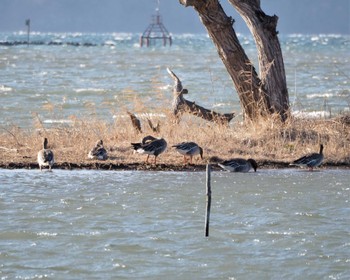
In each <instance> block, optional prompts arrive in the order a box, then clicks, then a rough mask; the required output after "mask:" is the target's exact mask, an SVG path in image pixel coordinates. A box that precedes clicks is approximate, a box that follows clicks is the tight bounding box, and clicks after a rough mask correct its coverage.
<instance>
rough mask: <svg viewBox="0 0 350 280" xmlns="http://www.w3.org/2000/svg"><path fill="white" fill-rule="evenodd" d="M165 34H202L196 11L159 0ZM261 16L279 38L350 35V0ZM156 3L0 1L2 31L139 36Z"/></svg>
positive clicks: (239, 28) (274, 4)
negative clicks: (271, 21) (272, 18)
mask: <svg viewBox="0 0 350 280" xmlns="http://www.w3.org/2000/svg"><path fill="white" fill-rule="evenodd" d="M159 1H160V4H159V8H160V13H161V15H162V17H163V23H164V25H165V26H166V28H167V29H168V31H169V32H171V33H173V34H178V33H206V30H205V28H204V26H203V25H202V23H201V22H200V20H199V17H198V14H197V12H196V11H195V10H194V9H193V8H192V7H184V6H182V5H181V4H180V3H179V0H159ZM220 2H221V4H222V6H223V8H224V10H225V12H226V14H227V15H228V16H232V17H233V18H234V19H235V24H234V28H235V31H236V32H238V33H248V32H249V31H248V29H247V27H246V25H245V23H244V22H243V20H242V19H241V18H240V16H239V14H238V13H237V12H236V11H235V10H234V8H233V7H232V6H231V5H230V4H229V2H228V1H227V0H221V1H220ZM261 6H262V9H263V11H264V12H265V13H266V14H268V15H274V14H276V15H277V16H278V17H279V21H278V26H277V30H278V31H279V32H280V34H281V33H282V34H290V33H304V34H321V33H322V34H325V33H334V34H350V0H261ZM156 7H157V0H0V32H14V31H21V30H26V26H25V20H26V19H27V18H29V19H30V20H31V30H32V31H38V32H137V33H142V32H143V31H144V30H145V29H146V27H147V26H148V24H149V23H150V22H151V16H152V15H153V14H155V9H156Z"/></svg>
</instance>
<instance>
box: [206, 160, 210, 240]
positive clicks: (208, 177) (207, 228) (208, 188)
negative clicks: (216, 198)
mask: <svg viewBox="0 0 350 280" xmlns="http://www.w3.org/2000/svg"><path fill="white" fill-rule="evenodd" d="M210 173H211V166H210V164H207V180H206V182H207V183H206V195H207V207H206V211H205V236H206V237H207V236H209V217H210V206H211V183H210Z"/></svg>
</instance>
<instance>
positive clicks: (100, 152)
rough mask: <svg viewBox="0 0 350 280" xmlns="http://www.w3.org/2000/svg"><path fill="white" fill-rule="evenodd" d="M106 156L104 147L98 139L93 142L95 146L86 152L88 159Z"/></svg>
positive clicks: (101, 158)
mask: <svg viewBox="0 0 350 280" xmlns="http://www.w3.org/2000/svg"><path fill="white" fill-rule="evenodd" d="M107 157H108V155H107V151H106V149H105V148H104V147H103V141H102V140H98V141H97V142H96V144H95V147H93V148H92V149H91V151H90V152H89V154H88V158H89V159H99V160H106V159H107Z"/></svg>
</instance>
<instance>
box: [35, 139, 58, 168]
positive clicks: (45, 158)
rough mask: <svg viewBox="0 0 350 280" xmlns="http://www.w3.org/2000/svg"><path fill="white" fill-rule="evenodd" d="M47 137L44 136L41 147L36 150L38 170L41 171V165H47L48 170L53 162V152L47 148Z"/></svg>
mask: <svg viewBox="0 0 350 280" xmlns="http://www.w3.org/2000/svg"><path fill="white" fill-rule="evenodd" d="M47 143H48V141H47V138H44V143H43V149H42V150H40V151H39V152H38V163H39V168H40V171H42V168H43V166H48V167H49V171H51V168H52V166H53V164H54V163H55V159H54V155H53V152H52V151H51V150H50V149H48V148H47Z"/></svg>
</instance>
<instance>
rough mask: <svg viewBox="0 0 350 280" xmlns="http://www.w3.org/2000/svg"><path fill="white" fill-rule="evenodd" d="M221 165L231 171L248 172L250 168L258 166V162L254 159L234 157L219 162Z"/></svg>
mask: <svg viewBox="0 0 350 280" xmlns="http://www.w3.org/2000/svg"><path fill="white" fill-rule="evenodd" d="M218 165H219V166H220V167H222V168H223V169H225V170H227V171H230V172H248V171H249V170H250V169H254V171H255V172H256V169H257V168H258V164H257V163H256V161H255V160H254V159H251V158H250V159H248V160H245V159H243V158H234V159H230V160H225V161H224V162H221V163H218Z"/></svg>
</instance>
